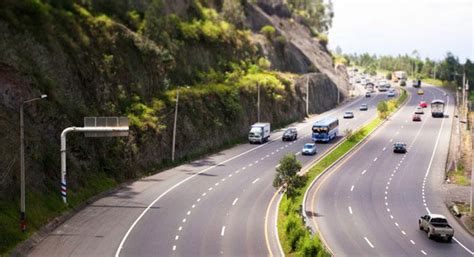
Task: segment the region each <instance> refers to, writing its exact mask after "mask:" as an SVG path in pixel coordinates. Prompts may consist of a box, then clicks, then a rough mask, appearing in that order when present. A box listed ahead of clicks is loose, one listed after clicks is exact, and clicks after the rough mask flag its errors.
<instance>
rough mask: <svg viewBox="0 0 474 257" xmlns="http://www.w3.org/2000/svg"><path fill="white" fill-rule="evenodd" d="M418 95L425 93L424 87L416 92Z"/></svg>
mask: <svg viewBox="0 0 474 257" xmlns="http://www.w3.org/2000/svg"><path fill="white" fill-rule="evenodd" d="M416 93H417V94H418V95H423V94H424V93H425V92H423V89H418V92H416Z"/></svg>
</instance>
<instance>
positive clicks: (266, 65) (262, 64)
mask: <svg viewBox="0 0 474 257" xmlns="http://www.w3.org/2000/svg"><path fill="white" fill-rule="evenodd" d="M271 65H272V63H271V62H270V61H269V60H268V59H267V58H265V57H260V58H259V59H258V66H260V68H262V69H264V70H269V69H270V66H271Z"/></svg>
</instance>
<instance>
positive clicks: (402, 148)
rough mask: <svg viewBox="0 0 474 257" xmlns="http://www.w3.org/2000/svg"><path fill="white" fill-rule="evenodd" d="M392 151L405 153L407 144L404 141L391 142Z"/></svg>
mask: <svg viewBox="0 0 474 257" xmlns="http://www.w3.org/2000/svg"><path fill="white" fill-rule="evenodd" d="M393 152H394V153H406V152H407V145H406V144H405V143H401V142H397V143H395V144H393Z"/></svg>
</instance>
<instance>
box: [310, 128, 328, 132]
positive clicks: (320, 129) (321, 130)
mask: <svg viewBox="0 0 474 257" xmlns="http://www.w3.org/2000/svg"><path fill="white" fill-rule="evenodd" d="M313 132H314V133H328V128H327V127H317V126H314V127H313Z"/></svg>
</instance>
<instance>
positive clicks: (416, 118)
mask: <svg viewBox="0 0 474 257" xmlns="http://www.w3.org/2000/svg"><path fill="white" fill-rule="evenodd" d="M412 121H421V117H420V115H418V114H413V118H412Z"/></svg>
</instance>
